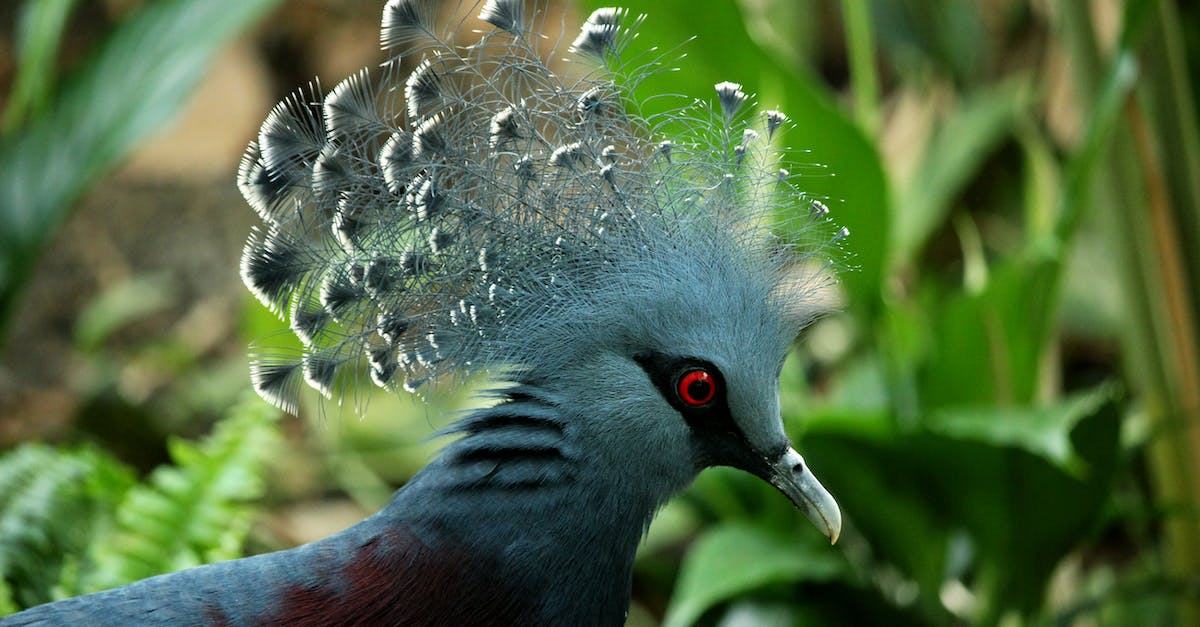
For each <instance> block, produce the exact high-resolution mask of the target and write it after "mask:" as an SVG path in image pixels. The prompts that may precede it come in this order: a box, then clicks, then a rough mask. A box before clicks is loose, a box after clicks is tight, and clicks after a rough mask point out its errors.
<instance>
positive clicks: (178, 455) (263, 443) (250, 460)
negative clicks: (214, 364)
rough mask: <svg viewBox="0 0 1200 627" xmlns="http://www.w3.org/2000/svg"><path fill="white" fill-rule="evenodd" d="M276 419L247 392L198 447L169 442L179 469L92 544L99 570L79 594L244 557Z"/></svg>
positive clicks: (156, 477)
mask: <svg viewBox="0 0 1200 627" xmlns="http://www.w3.org/2000/svg"><path fill="white" fill-rule="evenodd" d="M278 415H279V414H278V412H277V411H276V410H275V409H274V408H272V407H270V406H269V405H267V404H266V403H263V402H262V401H261V400H260V399H258V398H257V397H255V396H253V395H251V394H249V393H247V395H246V398H245V400H243V401H242V402H241V403H240V404H239V405H237V406H235V407H234V408H233V409H232V410H231V411H230V415H229V416H228V417H227V418H226V419H224V420H222V421H221V422H220V423H218V425H217V427H216V430H215V431H214V432H213V434H212V435H211V436H209V437H208V438H207V439H206V440H205V441H203V442H202V443H199V444H193V443H190V442H184V441H182V440H173V441H171V442H170V443H169V445H170V446H169V448H170V451H171V457H172V459H173V461H174V462H175V465H174V466H164V467H161V468H158V469H156V470H155V471H154V472H153V473H152V474H151V475H150V477H149V480H148V482H147V483H146V484H143V485H139V486H137V487H136V488H134V489H133V490H130V492H129V494H128V495H127V496H126V498H125V499H124V501H123V502H122V503H121V505H120V506H119V507H118V508H117V512H116V525H115V526H114V528H112V529H111V531H110V532H109V533H107V534H104V535H100V536H97V537H95V538H93V539H92V543H91V549H90V551H89V555H90V557H91V559H92V560H93V561H94V563H95V567H94V568H93V569H92V570H91V571H89V572H87V573H85V574H84V575H85V576H84V577H83V578H82V583H81V584H80V586H79V589H78V590H76V591H75V592H77V593H84V592H94V591H97V590H104V589H107V588H111V587H115V586H119V585H123V584H126V583H130V582H133V581H137V580H139V579H144V578H146V577H150V576H152V575H157V574H161V573H165V572H170V571H174V570H179V569H182V568H187V567H190V566H196V565H199V564H205V563H209V562H215V561H221V560H227V559H233V558H236V557H240V555H241V545H242V542H243V541H244V540H245V537H246V534H247V533H248V532H249V530H250V524H251V522H252V518H253V515H254V511H255V510H254V508H253V507H252V506H250V505H249V503H250V502H251V501H253V500H255V499H257V498H260V497H261V496H262V494H263V491H264V489H265V486H264V484H263V481H264V476H265V474H266V471H267V465H268V463H269V461H270V460H271V459H272V457H273V455H274V453H275V451H276V448H277V445H278V441H279V439H280V435H279V427H278V424H277V423H276V419H277V418H278Z"/></svg>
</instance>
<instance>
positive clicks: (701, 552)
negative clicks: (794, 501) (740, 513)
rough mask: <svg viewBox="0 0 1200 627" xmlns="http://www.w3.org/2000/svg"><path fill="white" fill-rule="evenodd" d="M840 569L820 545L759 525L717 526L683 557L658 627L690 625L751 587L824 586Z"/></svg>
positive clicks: (841, 570)
mask: <svg viewBox="0 0 1200 627" xmlns="http://www.w3.org/2000/svg"><path fill="white" fill-rule="evenodd" d="M844 569H845V565H844V563H843V562H842V560H841V559H840V558H839V557H838V556H837V554H836V553H834V552H832V551H829V550H826V549H824V548H823V547H820V546H819V545H816V544H813V543H809V542H804V541H802V540H801V539H798V538H796V537H792V536H778V535H775V534H773V533H770V532H768V531H766V530H764V529H762V528H761V527H758V526H752V525H747V524H741V523H738V524H726V525H721V526H718V527H716V528H713V529H712V530H710V531H708V532H707V533H706V534H705V535H704V536H702V537H701V538H700V539H698V540H697V541H696V543H695V544H694V545H693V546H692V549H691V550H690V551H689V552H688V555H687V557H686V558H685V559H684V562H683V567H682V569H681V571H680V575H679V582H678V584H677V585H676V587H675V593H674V594H673V595H672V597H671V607H670V608H669V609H668V611H667V617H666V619H665V620H664V623H663V624H664V625H666V626H667V627H684V626H686V625H691V624H693V623H695V622H696V620H697V619H699V618H700V617H701V616H702V615H703V614H704V612H705V611H707V610H708V609H710V608H712V607H714V606H716V605H718V604H720V603H722V602H724V601H727V600H729V599H731V598H734V597H735V596H738V595H740V594H744V593H746V592H749V591H752V590H754V589H756V588H759V587H762V586H766V585H770V584H781V583H782V584H791V583H796V582H799V581H829V580H831V579H834V578H836V577H838V576H840V575H841V574H842V573H843V572H844Z"/></svg>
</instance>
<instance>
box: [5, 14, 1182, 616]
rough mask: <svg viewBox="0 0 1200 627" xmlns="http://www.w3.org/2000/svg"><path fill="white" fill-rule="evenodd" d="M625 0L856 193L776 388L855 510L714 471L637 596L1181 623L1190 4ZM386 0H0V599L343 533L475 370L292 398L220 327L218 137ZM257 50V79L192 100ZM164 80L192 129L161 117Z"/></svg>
mask: <svg viewBox="0 0 1200 627" xmlns="http://www.w3.org/2000/svg"><path fill="white" fill-rule="evenodd" d="M583 4H585V5H587V6H582V7H581V6H576V7H574V8H573V9H567V16H566V18H565V23H566V24H577V23H579V22H580V21H581V20H582V17H583V16H584V15H585V14H586V10H588V9H590V8H592V7H591V6H590V5H591V4H593V3H590V2H588V3H583ZM624 4H627V5H629V6H632V7H633V8H634V9H635V10H637V11H640V12H645V13H648V14H649V18H648V19H647V20H646V22H645V26H644V28H643V30H642V40H643V41H644V42H648V44H656V45H661V46H664V47H669V46H672V45H674V44H675V43H676V42H681V41H684V40H686V39H687V38H689V37H692V36H695V37H696V40H695V41H692V42H690V43H688V44H686V45H685V46H684V47H683V48H682V51H683V52H686V54H687V57H686V58H684V59H682V60H681V61H680V62H679V64H678V65H679V66H680V68H681V71H680V72H675V73H668V74H664V75H660V76H657V77H655V78H654V79H653V80H652V81H650V83H649V84H648V85H646V86H645V89H647V90H650V91H652V92H666V93H678V94H687V95H690V96H697V97H707V96H708V94H710V93H711V86H712V84H714V83H716V82H718V81H722V80H737V81H739V82H741V83H743V84H744V85H745V86H746V88H747V89H748V90H749V91H753V92H756V93H757V94H758V98H759V101H760V103H761V104H762V105H763V106H764V107H775V106H778V107H780V108H781V109H783V110H784V111H786V112H787V113H788V114H789V116H790V117H791V118H792V119H793V120H794V121H795V123H796V125H795V128H793V129H792V130H791V131H789V132H788V134H787V136H786V141H787V143H788V144H789V145H790V146H793V147H794V150H793V151H792V153H791V157H792V159H793V160H794V161H795V162H797V163H798V164H800V170H801V171H803V172H804V173H805V174H806V175H807V177H806V179H805V185H806V187H807V188H808V189H809V190H810V191H811V192H812V193H813V194H815V195H818V196H820V197H823V198H825V199H826V200H827V202H828V204H830V206H831V207H832V208H833V211H834V215H835V217H836V219H837V220H838V221H839V222H841V223H842V224H845V225H846V226H848V227H849V228H850V231H851V237H850V238H848V239H847V240H846V245H847V249H848V253H849V254H848V256H847V261H846V264H845V265H846V266H847V267H846V271H845V272H843V276H842V284H841V285H842V289H843V292H844V301H845V307H844V311H843V312H842V313H840V314H838V315H834V316H830V317H827V318H825V319H823V320H821V321H820V322H819V323H818V324H816V325H815V326H814V327H813V328H812V329H810V331H809V332H808V333H807V334H806V336H805V337H804V338H803V339H802V340H801V341H800V342H799V343H798V345H797V350H796V352H795V355H794V357H793V359H792V360H791V361H790V362H789V366H788V367H787V368H786V369H785V373H784V387H783V395H784V399H783V400H784V411H785V414H786V415H785V418H786V420H787V422H788V428H789V430H790V432H791V433H792V435H793V436H794V437H795V438H796V440H797V441H798V447H799V448H800V450H801V451H802V452H803V453H804V454H805V456H806V458H807V459H808V460H809V463H810V465H811V466H812V467H813V468H814V469H815V470H816V472H817V474H818V475H819V476H820V477H821V478H822V481H823V482H824V483H825V484H826V485H827V486H828V487H829V488H830V489H831V491H832V492H833V493H834V494H835V495H836V497H837V498H838V501H839V502H840V503H841V504H842V506H843V511H844V515H845V519H846V526H845V530H844V532H843V537H842V540H841V541H840V542H839V543H838V545H837V546H835V547H829V546H826V545H825V544H823V543H822V538H821V537H820V536H819V534H818V533H817V532H816V531H815V530H813V529H812V528H811V526H810V525H808V524H807V523H806V522H805V521H804V520H803V518H801V517H800V516H798V515H797V514H796V513H795V512H794V511H792V509H791V508H790V506H789V505H788V504H787V502H786V501H785V500H784V499H782V498H781V497H780V496H779V495H778V494H776V493H775V492H774V491H773V490H771V489H770V488H769V487H767V486H765V485H763V484H762V483H761V482H759V481H757V480H755V479H753V478H750V477H747V476H745V475H742V474H739V473H736V472H732V471H729V472H725V471H722V470H714V471H708V472H706V473H705V474H703V475H702V476H701V477H700V479H699V480H698V481H697V482H696V484H695V486H694V487H693V489H691V490H690V491H689V492H688V493H687V494H686V495H684V496H683V497H682V498H680V499H678V500H677V501H675V502H673V503H672V504H671V505H670V506H669V507H668V508H667V509H666V510H665V511H664V512H663V513H662V515H660V517H659V518H658V520H657V521H656V523H655V525H654V526H653V527H652V528H651V531H650V534H649V537H648V538H647V541H646V543H645V545H644V547H643V550H642V552H641V557H640V559H639V562H638V568H637V574H636V580H635V606H634V608H633V611H632V612H631V616H630V622H631V623H632V624H655V623H657V622H659V621H663V622H665V623H666V624H668V625H690V624H696V623H699V624H724V625H734V624H754V625H775V624H778V625H791V624H817V625H843V624H845V625H861V624H902V625H903V624H913V625H949V624H981V625H997V624H1005V625H1019V624H1084V625H1125V624H1133V623H1137V624H1140V625H1176V624H1200V517H1198V516H1197V514H1198V512H1200V509H1198V506H1200V341H1198V340H1197V337H1198V333H1200V322H1198V320H1200V316H1198V315H1197V314H1198V313H1200V135H1198V134H1197V132H1196V122H1197V118H1196V109H1195V101H1196V95H1197V92H1196V85H1197V82H1196V78H1197V76H1196V73H1197V69H1198V68H1200V11H1198V10H1197V9H1196V8H1194V7H1192V6H1191V5H1190V3H1182V2H1173V1H1170V0H1140V1H1139V0H1127V1H1125V2H1122V1H1120V0H1094V1H1092V2H1083V1H1082V0H1042V1H1037V2H1032V1H1031V2H1026V1H1020V0H976V1H973V2H963V1H959V0H877V1H874V2H865V1H864V2H856V1H853V0H846V1H844V2H837V1H835V0H740V1H737V2H734V1H730V2H715V1H714V2H704V3H697V2H695V1H694V0H654V1H651V0H641V1H638V2H634V1H630V2H625V3H624ZM234 6H236V7H237V8H236V9H235V10H230V7H234ZM268 11H271V12H272V13H270V14H269V17H268V14H267V12H268ZM551 11H552V12H553V13H555V14H557V12H558V11H560V8H559V7H558V6H557V5H556V6H554V7H553V8H552V9H551ZM377 15H378V6H376V3H375V2H374V1H366V0H364V1H361V2H351V3H344V2H333V1H332V0H329V1H322V0H304V1H297V2H289V3H287V4H286V5H284V6H279V3H278V2H277V1H276V0H252V1H244V2H241V3H217V2H209V1H207V0H145V1H141V2H138V1H136V0H128V1H118V0H111V1H108V2H99V1H93V2H88V1H83V2H75V1H73V0H26V1H25V2H21V3H16V4H15V5H13V6H11V7H8V8H0V19H4V20H5V21H4V22H3V24H5V26H6V28H5V29H4V30H5V31H6V32H5V33H4V35H3V37H4V39H2V40H0V44H2V46H0V49H2V50H4V56H3V57H0V86H5V87H4V88H3V89H0V93H3V94H4V96H3V98H4V100H3V112H2V115H0V122H2V127H0V128H2V131H0V132H2V134H0V329H2V330H0V332H2V333H6V335H5V336H3V337H2V339H0V341H3V342H5V345H4V346H5V348H4V353H3V359H2V361H0V447H2V448H5V449H6V451H5V452H4V453H3V454H2V456H0V615H3V614H5V613H8V612H11V611H15V610H17V609H20V608H22V607H26V606H29V605H32V604H36V603H40V602H44V601H46V600H50V599H54V598H61V597H64V596H69V595H73V594H78V593H82V592H87V591H91V590H97V589H102V588H105V587H109V586H112V585H117V584H120V583H124V582H128V581H131V580H135V579H138V578H141V577H144V576H147V575H150V574H153V573H157V572H163V571H167V570H173V569H177V568H182V567H186V566H190V565H194V564H197V563H203V562H207V561H213V560H219V559H228V558H230V557H235V556H238V555H241V554H244V553H249V552H258V551H262V550H269V549H274V548H280V547H284V546H288V545H290V544H294V543H296V542H302V541H306V540H310V539H313V538H315V537H320V536H321V535H325V534H328V533H332V532H335V531H337V530H338V529H339V528H340V527H342V526H344V525H345V524H348V523H349V522H351V521H353V520H355V519H357V518H359V517H361V516H363V515H365V514H366V513H367V512H369V511H371V510H373V509H375V508H377V507H379V506H381V505H382V504H383V503H384V502H385V500H386V498H387V496H388V495H389V494H390V492H391V491H392V490H393V489H394V488H395V487H396V486H397V485H400V484H401V483H402V482H403V481H404V479H405V478H406V477H408V476H409V475H411V473H412V472H414V471H415V470H416V469H417V468H419V467H420V466H421V465H422V464H423V463H424V462H425V461H426V460H427V459H428V456H429V455H430V454H431V453H432V451H433V450H434V449H435V448H436V446H437V443H436V442H435V443H429V442H424V441H423V440H422V438H423V437H424V436H425V435H427V434H428V433H429V432H430V431H431V427H432V426H435V425H436V424H438V423H439V422H440V421H442V420H443V418H442V417H443V416H445V415H447V413H448V412H449V411H450V410H451V409H453V408H457V407H463V406H466V405H468V404H469V403H470V400H469V399H468V398H466V397H465V396H463V397H456V398H438V399H435V400H434V402H433V403H432V404H431V405H430V406H429V407H426V406H420V405H417V404H415V403H413V402H412V401H410V400H408V399H394V398H376V399H374V400H373V401H372V405H371V408H370V411H369V412H368V415H367V416H366V417H365V418H363V419H361V420H359V419H356V418H353V417H351V416H349V415H341V413H342V412H340V411H338V410H337V409H335V408H330V407H325V408H322V407H320V406H319V405H316V404H312V405H310V406H307V407H306V408H305V411H304V412H302V413H303V414H304V416H303V417H302V418H300V419H296V418H290V417H281V416H279V415H277V414H276V413H275V412H274V411H272V410H270V409H269V408H268V407H267V406H266V405H265V404H264V403H262V402H260V401H257V400H256V399H254V398H252V397H251V396H250V395H247V394H246V388H247V387H248V386H247V384H246V383H245V374H244V373H245V359H244V357H243V356H242V354H243V352H244V345H245V343H246V342H248V341H250V340H252V339H254V338H262V337H264V336H267V335H269V334H271V333H272V332H274V331H275V330H277V329H278V328H279V324H278V322H276V321H275V320H274V319H273V318H272V317H271V316H270V315H269V314H268V313H266V312H265V311H264V310H262V308H261V307H259V306H257V305H256V304H255V303H253V301H252V299H250V298H247V297H245V296H244V295H242V294H241V292H242V290H241V289H240V287H238V286H237V279H236V272H235V267H236V257H237V248H238V244H237V242H236V240H237V239H238V238H240V237H242V236H243V235H244V234H245V233H246V228H247V225H248V224H249V223H250V221H251V218H250V216H249V215H248V214H249V213H250V212H249V211H247V210H246V209H245V207H244V206H242V205H241V203H240V202H239V201H238V199H237V197H236V193H235V192H233V191H231V190H232V188H233V170H234V168H235V167H236V151H237V150H238V149H239V148H240V146H241V145H243V144H244V142H245V141H247V140H248V139H249V138H250V137H252V136H253V131H254V124H255V123H256V122H257V121H259V120H261V118H262V117H263V115H265V113H266V111H267V109H268V108H269V106H270V104H271V102H272V100H273V99H278V98H280V97H282V96H283V95H284V94H286V92H287V91H288V90H290V89H291V88H293V87H295V86H296V85H299V84H300V83H301V82H302V81H304V80H307V78H308V77H309V76H311V75H313V74H317V73H319V74H321V75H322V76H324V77H325V78H326V79H327V80H328V81H336V80H337V79H339V78H341V77H342V76H344V75H345V74H346V73H348V72H349V71H350V70H352V69H354V68H356V67H357V66H359V65H365V64H371V63H373V62H374V61H375V60H376V59H377V57H375V56H374V52H373V51H372V48H373V43H372V42H373V41H374V40H375V39H374V33H375V29H376V25H375V21H376V20H377ZM555 22H556V20H548V23H555ZM256 23H257V24H258V25H257V26H255V24H256ZM247 29H251V30H249V31H247ZM572 35H573V34H568V37H570V36H572ZM244 67H253V68H256V69H255V72H256V73H255V72H251V73H250V77H251V79H252V80H249V81H248V82H246V83H241V84H242V85H250V86H255V85H257V89H258V90H259V92H254V90H253V89H251V88H250V87H246V88H244V89H229V88H228V85H229V84H228V83H225V84H224V85H225V88H226V89H225V91H222V90H221V89H220V88H217V90H216V95H215V96H211V95H210V96H209V97H207V98H206V97H205V94H206V93H210V94H211V92H212V91H213V90H212V88H211V87H209V88H206V87H201V89H200V92H199V95H198V96H196V97H195V98H194V99H192V100H189V95H190V94H192V93H193V88H194V87H195V86H197V85H199V84H201V81H204V80H207V82H206V83H204V84H205V85H208V84H210V83H212V81H213V80H214V79H213V76H226V75H227V74H228V68H244ZM210 68H211V70H210ZM223 68H224V69H223ZM223 72H224V73H223ZM206 77H208V78H207V79H206ZM206 90H207V91H206ZM650 91H648V92H647V93H650ZM243 101H245V102H249V103H250V104H249V105H247V108H248V109H249V110H250V112H249V113H247V114H246V115H247V116H248V118H247V119H246V120H240V121H239V120H238V119H236V118H234V117H231V116H233V115H234V111H233V110H234V109H235V108H236V107H235V103H237V102H243ZM189 103H190V104H189ZM197 103H199V104H197ZM181 112H182V113H183V117H182V122H179V123H177V128H178V127H180V126H182V127H183V128H185V129H186V128H193V129H194V128H195V126H196V125H197V124H199V125H200V131H199V133H193V134H192V135H186V134H184V135H178V134H176V135H168V136H167V137H166V138H163V137H158V138H157V139H155V138H154V137H153V135H152V133H153V132H154V131H155V130H156V129H159V128H160V127H162V126H163V125H164V124H165V123H166V122H167V121H168V120H172V119H178V118H176V116H178V115H180V113H181ZM214 112H215V113H216V114H217V115H216V116H215V119H216V122H212V121H211V118H212V117H213V116H212V114H213V113H214ZM206 113H207V114H209V118H205V114H206ZM196 119H199V120H201V122H195V121H194V120H196ZM205 119H210V123H209V125H208V126H204V125H203V124H204V122H203V121H204V120H205ZM231 120H233V121H231ZM221 133H224V134H226V135H228V136H230V137H231V139H230V141H231V142H232V143H231V144H230V145H231V146H232V149H230V148H228V147H224V146H223V147H220V148H216V149H214V148H211V147H210V148H205V145H204V142H203V141H201V140H200V139H198V138H203V137H207V136H209V135H219V134H221ZM155 146H157V150H158V152H155V150H156V148H155ZM147 154H149V155H151V156H149V157H147V156H146V155H147ZM198 172H200V174H197V173H198ZM196 198H201V199H202V200H199V201H197V200H195V199H196ZM205 199H206V200H205ZM197 202H199V203H200V205H199V206H198V207H197V206H196V205H195V203H197ZM73 210H74V211H75V214H74V215H73V216H70V217H68V215H69V214H71V213H72V211H73ZM197 216H198V217H197ZM226 232H229V233H233V234H234V235H233V236H232V238H226V237H224V235H222V234H224V233H226ZM172 233H175V234H176V237H175V238H174V239H172V237H171V234H172ZM226 240H231V241H226ZM97 251H99V252H97ZM97 260H100V261H97ZM46 364H50V366H47V365H46ZM327 414H328V415H327ZM34 441H43V442H49V443H51V444H50V445H48V444H42V443H34Z"/></svg>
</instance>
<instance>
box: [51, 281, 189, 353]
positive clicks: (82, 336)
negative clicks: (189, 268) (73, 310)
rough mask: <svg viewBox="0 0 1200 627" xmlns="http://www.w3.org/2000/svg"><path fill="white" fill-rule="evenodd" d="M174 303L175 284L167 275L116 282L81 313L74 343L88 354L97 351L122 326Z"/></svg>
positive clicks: (76, 326) (76, 324) (76, 325)
mask: <svg viewBox="0 0 1200 627" xmlns="http://www.w3.org/2000/svg"><path fill="white" fill-rule="evenodd" d="M174 300H175V282H174V281H172V280H171V279H170V277H168V276H166V275H155V276H137V277H133V278H130V279H129V280H127V281H122V282H120V283H117V284H116V285H113V286H112V287H110V288H108V289H106V290H104V291H103V292H101V293H100V295H99V296H97V297H96V298H95V300H93V301H92V302H90V303H88V305H87V307H86V308H84V310H83V311H82V312H81V313H80V314H79V320H78V322H76V323H75V342H76V344H78V346H79V347H80V348H81V349H83V350H85V351H95V350H96V349H98V348H100V345H101V344H103V343H104V341H105V340H106V339H108V337H109V336H110V335H112V333H114V332H115V331H117V330H119V329H120V328H121V327H123V326H125V325H126V324H129V323H131V322H135V321H136V320H138V319H139V318H142V317H144V316H146V315H149V314H151V313H154V312H156V311H161V310H162V309H163V308H165V307H167V306H168V305H170V304H171V303H172V302H173V301H174Z"/></svg>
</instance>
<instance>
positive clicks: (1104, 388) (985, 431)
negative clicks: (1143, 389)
mask: <svg viewBox="0 0 1200 627" xmlns="http://www.w3.org/2000/svg"><path fill="white" fill-rule="evenodd" d="M1115 392H1116V388H1115V387H1114V386H1112V385H1101V386H1099V387H1097V388H1094V389H1092V390H1089V391H1087V392H1083V393H1080V394H1075V395H1073V396H1070V397H1067V398H1066V399H1064V400H1062V401H1060V402H1058V403H1055V404H1053V405H1050V406H1048V407H1011V406H1009V407H1005V406H982V407H966V408H947V409H942V410H938V411H934V412H933V413H931V414H930V415H929V416H928V417H927V418H926V419H925V427H926V428H928V429H929V430H930V431H932V432H933V433H937V434H939V435H943V436H946V437H948V438H953V439H958V440H972V441H976V442H981V443H984V444H990V445H993V446H1006V447H1015V448H1020V449H1023V450H1025V451H1028V452H1030V453H1033V454H1034V455H1037V456H1039V457H1042V458H1043V459H1045V460H1047V461H1049V462H1050V463H1052V464H1054V465H1056V466H1058V467H1059V468H1061V469H1062V470H1064V471H1066V472H1069V473H1071V474H1073V475H1076V476H1080V475H1081V474H1082V473H1083V472H1084V470H1085V468H1084V466H1083V462H1082V460H1081V459H1080V458H1079V456H1078V455H1077V454H1076V452H1075V450H1074V448H1072V446H1071V432H1072V431H1074V429H1075V426H1076V425H1077V424H1079V421H1080V420H1082V419H1084V418H1087V417H1088V416H1092V415H1094V414H1095V413H1096V412H1097V411H1099V409H1100V407H1101V406H1103V405H1104V404H1105V403H1107V402H1109V401H1111V400H1112V398H1113V397H1114V395H1115Z"/></svg>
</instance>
